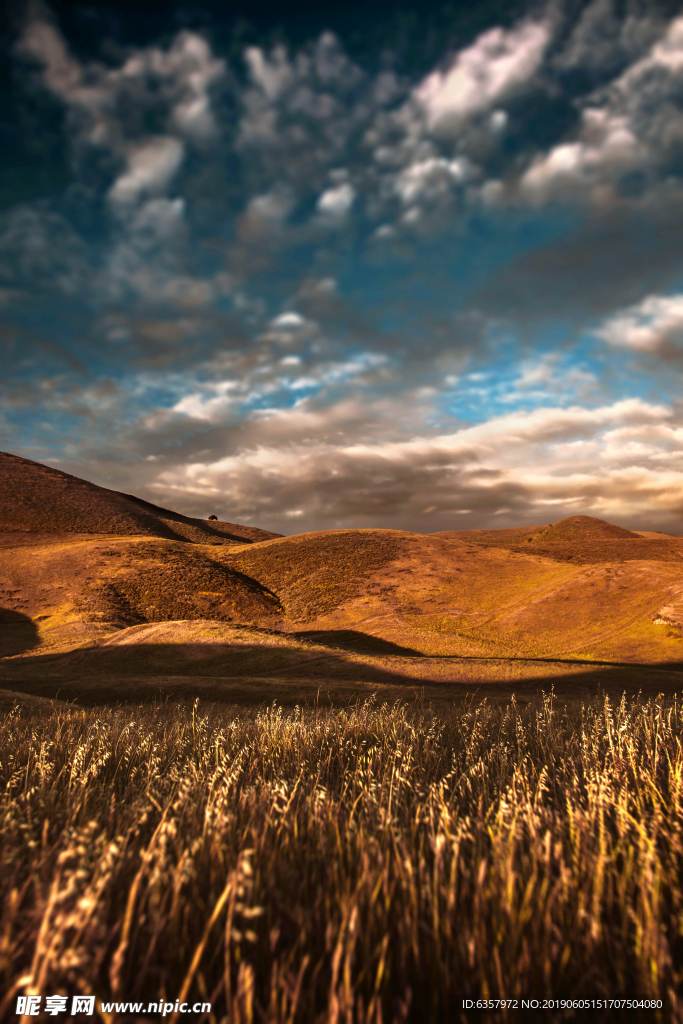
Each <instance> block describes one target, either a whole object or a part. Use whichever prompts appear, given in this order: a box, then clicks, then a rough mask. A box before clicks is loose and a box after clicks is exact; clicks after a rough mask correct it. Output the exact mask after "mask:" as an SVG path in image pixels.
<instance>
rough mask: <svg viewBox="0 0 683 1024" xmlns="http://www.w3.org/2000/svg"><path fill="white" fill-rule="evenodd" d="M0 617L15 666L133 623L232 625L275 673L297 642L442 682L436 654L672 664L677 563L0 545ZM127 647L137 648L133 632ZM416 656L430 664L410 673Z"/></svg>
mask: <svg viewBox="0 0 683 1024" xmlns="http://www.w3.org/2000/svg"><path fill="white" fill-rule="evenodd" d="M619 543H627V544H630V543H632V541H631V539H630V538H626V539H625V540H623V541H619ZM644 543H645V544H647V543H649V542H648V541H644ZM0 609H4V610H5V611H4V613H3V612H0V653H2V654H4V655H6V656H11V657H16V656H24V655H25V654H30V653H31V652H33V653H36V652H37V651H39V650H42V651H44V652H49V651H51V650H54V651H57V650H64V649H66V647H68V646H83V645H88V644H93V643H98V644H99V643H102V642H103V641H105V640H106V641H107V643H109V642H110V641H109V638H112V637H114V636H115V635H116V633H117V632H119V631H120V630H122V629H127V628H130V627H136V628H137V627H140V629H142V627H146V626H148V625H153V624H155V623H174V622H175V623H179V622H186V623H191V622H199V621H202V622H206V621H213V622H215V623H217V624H221V623H223V624H224V626H225V629H226V630H227V632H226V637H227V638H228V639H226V640H225V643H228V644H230V643H231V642H232V641H230V640H229V637H230V636H232V635H233V634H232V632H231V630H233V629H234V628H235V627H238V626H248V627H250V628H252V629H257V630H267V631H268V632H269V634H272V636H273V637H274V639H273V640H272V643H271V642H269V644H270V646H269V653H268V658H267V659H266V661H267V663H268V666H269V668H268V671H273V672H275V671H278V665H279V664H280V662H279V660H278V659H279V657H280V656H279V655H278V654H277V647H278V644H282V645H284V646H283V651H284V647H286V646H287V645H288V644H290V642H291V640H292V638H293V637H296V639H297V642H299V641H304V642H307V643H308V642H310V643H314V644H317V643H322V644H323V645H324V646H325V648H326V649H327V650H328V652H329V651H332V652H334V651H335V650H337V651H339V652H340V654H339V657H340V658H341V657H342V653H343V652H346V654H348V652H349V651H351V652H354V651H355V652H361V653H362V654H363V657H364V658H369V659H370V661H372V659H373V658H380V660H382V659H386V658H387V657H389V658H394V657H398V658H401V657H405V658H407V659H412V660H411V666H412V667H411V668H410V673H411V675H415V674H416V673H417V675H422V676H424V674H425V672H428V673H431V674H432V676H434V675H435V674H439V676H440V677H442V676H443V671H445V670H442V668H439V665H441V662H439V661H438V659H444V658H446V659H447V658H464V659H489V660H490V659H494V660H500V661H505V660H515V659H527V660H528V659H531V660H533V659H545V658H551V659H552V658H555V659H569V660H586V659H587V660H608V661H616V662H626V663H628V662H643V663H651V664H657V663H659V664H662V663H669V664H671V663H674V662H678V661H681V660H683V657H682V655H683V649H682V648H681V645H680V635H681V624H682V623H683V614H681V612H682V611H683V566H682V565H681V561H680V559H678V561H676V562H664V561H656V560H654V561H653V560H639V561H637V560H632V559H631V560H626V561H622V562H614V563H605V564H587V565H572V564H569V563H567V562H563V561H558V560H550V559H548V558H544V557H539V556H538V555H534V554H527V553H517V552H513V551H509V550H506V549H503V548H499V547H493V546H486V545H482V544H476V543H471V542H467V541H464V540H448V539H444V538H443V537H438V536H434V535H432V536H424V535H421V534H410V533H404V532H401V531H396V530H336V531H324V532H321V533H309V534H301V535H298V536H294V537H284V538H277V539H274V540H268V541H262V542H259V543H255V544H243V545H239V546H238V545H235V546H214V545H211V544H205V545H200V544H187V543H185V542H180V541H173V540H163V539H159V538H144V537H113V538H112V537H109V538H94V539H93V538H87V537H83V536H79V535H72V536H68V535H58V534H55V535H54V536H53V537H52V539H51V541H50V542H49V543H48V542H47V541H45V540H44V538H42V537H41V536H40V535H37V536H36V537H35V538H34V540H33V542H31V543H28V542H27V540H26V536H25V535H24V536H23V538H22V537H18V539H14V540H13V535H10V534H6V535H5V538H4V541H3V543H2V544H0ZM3 614H5V615H6V616H9V618H8V619H7V621H5V622H4V624H3V621H2V615H3ZM184 628H185V627H183V628H181V629H180V633H178V634H177V637H181V636H182V635H183V629H184ZM31 630H33V633H31ZM144 635H147V634H144ZM154 635H155V636H157V639H158V636H159V635H160V634H159V633H158V631H156V632H155V634H154ZM31 636H33V639H30V638H31ZM131 636H132V637H133V639H132V640H131V643H133V644H135V643H137V642H141V641H142V636H143V633H142V632H140V631H139V630H137V629H136V630H134V632H133V634H131ZM287 637H289V639H287ZM136 638H137V639H136ZM380 641H381V643H380ZM111 642H114V640H112V641H111ZM179 642H180V641H179ZM164 643H165V641H164ZM22 644H23V645H24V646H23V647H22ZM373 644H375V646H374V647H373ZM382 645H383V646H382ZM157 646H158V645H157ZM22 652H23V653H22ZM346 654H344V657H346ZM95 656H96V657H99V655H97V652H95ZM102 656H103V657H104V653H102ZM132 656H133V655H131V657H132ZM282 656H283V657H285V655H284V653H283V655H282ZM332 656H334V655H332ZM116 657H117V659H118V658H119V656H118V655H117V656H116ZM288 657H290V656H289V655H287V658H288ZM416 658H427V659H436V660H433V664H432V663H431V662H430V665H429V666H426V665H424V666H423V667H422V668H416V667H415V666H416V662H415V659H416ZM105 660H106V659H105ZM119 660H120V659H119ZM285 661H286V658H285ZM88 664H90V663H88ZM283 664H284V663H283ZM287 664H288V662H287ZM368 664H370V662H368ZM437 669H438V671H437ZM88 671H90V668H89V669H88ZM263 671H264V672H265V671H266V667H265V662H264V666H263ZM329 671H332V670H331V668H330V669H329ZM392 671H393V669H392ZM446 674H447V673H446Z"/></svg>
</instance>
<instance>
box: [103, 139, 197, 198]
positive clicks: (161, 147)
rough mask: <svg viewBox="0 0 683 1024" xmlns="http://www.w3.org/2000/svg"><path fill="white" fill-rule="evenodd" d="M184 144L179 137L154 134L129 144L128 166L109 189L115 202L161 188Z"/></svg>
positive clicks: (177, 162)
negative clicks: (151, 136)
mask: <svg viewBox="0 0 683 1024" xmlns="http://www.w3.org/2000/svg"><path fill="white" fill-rule="evenodd" d="M183 154H184V146H183V144H182V142H181V141H180V140H179V139H176V138H173V137H169V136H166V137H164V136H156V137H154V138H151V139H146V140H144V141H143V142H141V143H138V144H137V145H135V146H132V147H131V148H130V151H129V153H128V154H127V165H128V166H127V167H126V170H125V171H124V172H123V174H121V175H120V176H119V177H118V178H117V179H116V181H115V182H114V184H113V185H112V187H111V189H110V191H109V199H110V201H111V202H112V203H115V204H117V205H122V206H123V205H125V206H131V205H133V204H135V203H137V201H138V200H139V199H140V198H141V196H144V195H149V194H152V195H154V194H158V193H161V192H164V191H165V190H166V189H167V187H168V185H169V184H170V182H171V180H172V178H173V176H174V175H175V174H176V172H177V170H178V168H179V167H180V164H181V162H182V159H183Z"/></svg>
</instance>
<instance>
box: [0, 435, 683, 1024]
mask: <svg viewBox="0 0 683 1024" xmlns="http://www.w3.org/2000/svg"><path fill="white" fill-rule="evenodd" d="M0 484H1V490H0V668H1V672H2V676H1V678H0V792H1V793H2V797H0V799H2V801H3V809H2V816H1V817H0V822H1V824H0V899H1V900H2V903H1V910H0V949H1V950H2V954H1V955H0V974H2V981H1V982H0V1018H2V1019H11V1020H17V1019H18V1018H17V1017H16V1014H15V1007H16V997H17V995H26V994H31V993H36V994H40V995H52V994H62V995H68V996H71V995H73V994H75V993H78V992H90V993H92V994H95V995H96V996H97V998H98V1000H99V1001H100V1003H99V1004H98V1010H97V1014H99V1019H100V1020H102V1021H104V1022H105V1024H118V1022H119V1021H120V1022H124V1021H130V1022H131V1024H133V1022H134V1024H142V1022H143V1021H153V1020H158V1019H161V1018H162V1014H161V1011H160V1010H158V1009H149V1010H147V1009H146V1007H147V1004H148V1003H150V1004H154V1005H155V1006H156V1004H157V1003H158V1002H159V1001H161V1002H162V1003H166V1002H167V1001H168V1000H171V1001H174V1000H176V999H178V998H180V1000H181V1001H182V1000H183V999H185V998H186V997H187V998H190V999H195V998H196V999H198V1000H201V1001H206V1002H211V1004H212V1010H211V1012H210V1013H208V1014H206V1015H204V1017H202V1015H201V1014H200V1015H195V1017H193V1018H192V1019H193V1021H196V1022H197V1024H199V1021H201V1022H202V1024H203V1021H204V1020H207V1021H209V1022H211V1024H213V1022H216V1024H218V1022H220V1024H233V1022H235V1024H246V1022H249V1024H275V1022H277V1024H280V1022H283V1024H284V1022H291V1024H296V1022H299V1021H301V1022H311V1024H313V1022H315V1024H318V1022H320V1024H323V1022H326V1024H328V1022H329V1024H342V1022H343V1024H371V1022H372V1024H387V1022H400V1021H410V1022H416V1024H420V1022H422V1021H430V1022H441V1021H448V1022H450V1021H455V1020H461V1021H465V1022H469V1021H475V1020H476V1021H484V1020H490V1021H493V1020H502V1019H509V1016H507V1017H506V1016H505V1015H504V1016H503V1017H501V1016H500V1014H499V1013H496V1012H492V1013H475V1014H473V1013H471V1012H470V1011H469V1010H467V1009H463V1004H462V1000H463V999H466V998H490V999H495V998H501V997H507V998H517V999H522V998H530V997H534V998H537V997H540V998H543V997H563V998H567V999H577V998H589V999H591V1000H593V1001H594V1002H593V1003H592V1004H591V1007H590V1008H589V1010H587V1011H586V1012H585V1013H584V1014H583V1019H586V1020H588V1019H591V1020H594V1019H597V1020H604V1021H611V1020H615V1019H621V1018H619V1017H618V1016H615V1011H614V1009H613V1007H610V1006H609V1005H608V1006H607V1008H604V1007H603V1006H602V1004H600V1005H598V1004H597V1003H596V1002H595V1001H596V1000H603V999H610V998H617V997H619V998H636V997H637V998H638V1000H643V999H645V1000H650V999H660V1000H662V1007H661V1010H659V1009H656V1010H653V1009H652V1008H648V1007H645V1006H643V1005H639V1006H638V1007H636V1008H635V1009H633V1010H629V1012H628V1015H627V1017H625V1018H624V1019H628V1020H630V1021H636V1020H643V1021H652V1020H657V1021H659V1020H661V1021H670V1020H675V1021H679V1020H683V1012H682V1011H681V1003H680V1000H681V993H682V983H683V887H682V886H681V878H682V877H683V816H682V813H681V808H682V803H681V799H682V797H681V793H682V792H683V791H682V790H681V779H683V750H682V747H681V727H682V725H683V719H682V712H681V697H680V694H681V691H682V690H683V685H682V684H683V647H682V646H681V643H682V640H683V564H682V558H683V537H675V536H663V535H659V534H653V533H648V532H647V531H642V532H639V533H635V532H632V531H628V530H624V529H622V528H620V527H617V526H614V525H613V524H610V523H606V522H604V521H602V520H599V519H595V518H591V517H585V516H572V517H569V518H568V519H565V520H561V521H560V522H559V523H555V524H546V525H543V526H536V527H533V528H520V529H513V530H497V531H467V532H445V533H440V534H433V535H421V534H413V533H406V532H402V531H396V530H380V529H376V530H331V531H322V532H318V533H308V534H300V535H297V536H292V537H280V536H277V535H275V534H271V533H267V532H266V531H262V530H258V529H256V528H254V527H244V526H239V525H237V524H230V523H220V522H216V521H211V522H204V521H202V520H192V519H188V518H187V517H183V516H180V515H177V514H176V513H173V512H169V511H168V510H165V509H161V508H157V507H156V506H153V505H150V504H148V503H146V502H142V501H140V500H139V499H136V498H133V497H131V496H129V495H123V494H118V493H117V492H113V491H108V490H106V489H104V488H99V487H96V486H95V485H93V484H88V483H86V482H85V481H79V480H77V479H76V478H74V477H70V476H68V475H67V474H63V473H60V472H59V471H57V470H54V469H50V468H48V467H44V466H40V465H38V464H36V463H32V462H30V461H28V460H25V459H19V458H17V457H15V456H5V455H0ZM102 1001H103V1002H105V1003H107V1002H112V1004H115V1003H116V1002H121V1003H122V1002H123V1001H127V1002H128V1001H133V1002H140V1003H141V1008H139V1009H138V1010H136V1011H134V1012H133V1011H124V1010H122V1009H118V1010H117V1009H116V1007H115V1006H113V1008H109V1009H106V1008H104V1009H103V1008H102V1006H101V1002H102ZM580 1017H581V1015H579V1016H577V1014H576V1013H575V1012H574V1011H567V1012H565V1011H564V1010H559V1009H557V1008H556V1007H555V1008H553V1009H551V1010H549V1011H548V1012H546V1013H543V1014H542V1015H541V1016H540V1017H539V1018H538V1019H539V1020H543V1021H546V1022H547V1021H564V1020H570V1019H580ZM40 1019H45V1020H48V1019H50V1020H51V1019H54V1018H53V1017H47V1016H43V1017H41V1018H40ZM57 1019H67V1018H65V1017H64V1016H62V1017H59V1018H57ZM69 1019H70V1018H69ZM75 1019H79V1018H75ZM164 1019H168V1020H172V1021H173V1024H176V1021H177V1020H179V1019H180V1020H182V1019H190V1018H187V1017H185V1018H183V1017H182V1016H180V1015H179V1014H178V1013H177V1012H176V1011H175V1009H174V1008H173V1007H171V1009H170V1010H168V1012H167V1014H166V1015H165V1017H164ZM515 1019H518V1020H532V1019H534V1018H533V1015H531V1014H530V1013H529V1012H528V1011H525V1012H524V1013H523V1014H516V1015H515ZM26 1020H28V1018H26Z"/></svg>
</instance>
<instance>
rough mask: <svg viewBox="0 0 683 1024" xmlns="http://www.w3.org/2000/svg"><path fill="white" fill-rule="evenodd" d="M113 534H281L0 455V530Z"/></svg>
mask: <svg viewBox="0 0 683 1024" xmlns="http://www.w3.org/2000/svg"><path fill="white" fill-rule="evenodd" d="M16 530H25V531H29V532H35V531H43V532H48V533H53V532H59V533H91V534H116V535H119V536H147V537H163V538H165V539H167V540H190V541H195V542H199V543H204V544H207V543H211V541H212V540H215V541H217V542H219V543H221V542H222V543H225V542H233V543H235V542H237V543H242V544H244V543H245V542H246V543H249V542H252V543H253V542H255V541H262V540H270V539H272V538H275V537H280V536H281V534H278V533H270V532H269V531H268V530H259V529H257V528H256V527H252V526H239V525H236V524H235V523H222V522H218V521H212V522H205V521H204V520H203V519H191V518H189V517H188V516H183V515H180V514H179V513H177V512H171V511H169V510H168V509H165V508H160V507H159V506H158V505H152V504H151V503H150V502H148V501H143V500H142V498H136V497H134V495H132V494H123V493H121V492H120V491H111V490H109V489H108V488H106V487H98V486H97V484H91V483H89V482H88V481H87V480H81V479H79V477H76V476H71V474H70V473H63V472H62V471H61V470H59V469H53V468H52V467H51V466H45V465H43V464H42V463H40V462H33V461H32V460H31V459H23V458H21V457H20V456H18V455H10V454H9V453H8V452H0V532H7V531H16Z"/></svg>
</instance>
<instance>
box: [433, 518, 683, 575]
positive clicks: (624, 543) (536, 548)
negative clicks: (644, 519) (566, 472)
mask: <svg viewBox="0 0 683 1024" xmlns="http://www.w3.org/2000/svg"><path fill="white" fill-rule="evenodd" d="M431 536H432V537H440V538H443V539H444V540H454V541H469V542H470V543H474V544H481V545H483V546H485V547H494V548H505V549H506V550H507V551H515V552H517V553H519V554H534V555H540V556H541V557H543V558H549V559H551V560H552V561H556V562H573V563H574V564H575V565H595V564H598V563H600V562H631V561H640V560H642V559H647V560H648V561H657V562H679V561H680V559H681V557H683V537H675V536H671V535H668V534H656V533H652V532H639V533H636V532H634V531H632V530H625V529H624V528H623V527H622V526H615V524H614V523H608V522H607V521H606V520H605V519H597V518H595V517H594V516H567V517H566V518H565V519H560V520H559V522H557V523H549V524H548V525H546V526H516V527H512V528H507V529H501V530H445V531H441V532H440V533H434V534H431Z"/></svg>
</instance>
